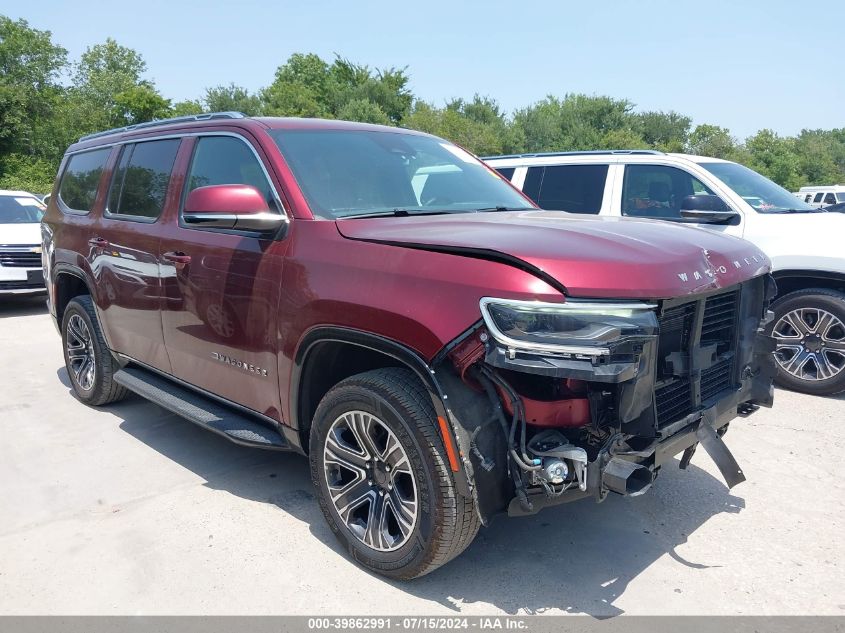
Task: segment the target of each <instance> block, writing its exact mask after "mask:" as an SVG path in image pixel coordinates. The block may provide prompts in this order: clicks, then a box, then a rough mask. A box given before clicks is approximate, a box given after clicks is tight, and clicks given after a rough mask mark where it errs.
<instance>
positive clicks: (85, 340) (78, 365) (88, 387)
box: [62, 295, 126, 406]
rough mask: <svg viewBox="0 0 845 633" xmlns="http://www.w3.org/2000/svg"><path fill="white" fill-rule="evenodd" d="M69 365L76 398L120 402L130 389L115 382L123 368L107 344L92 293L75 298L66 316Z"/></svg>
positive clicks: (64, 329) (88, 401)
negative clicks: (118, 372)
mask: <svg viewBox="0 0 845 633" xmlns="http://www.w3.org/2000/svg"><path fill="white" fill-rule="evenodd" d="M62 346H63V347H64V356H65V367H66V368H67V373H68V376H69V377H70V382H71V385H73V391H74V393H75V394H76V397H77V398H79V399H80V400H82V402H84V403H86V404H90V405H94V406H99V405H103V404H108V403H110V402H117V401H118V400H120V399H122V398H123V397H124V396H125V395H126V388H125V387H123V386H121V385H119V384H117V383H116V382H115V381H114V373H115V372H116V371H117V370H118V369H120V368H119V367H118V365H117V363H116V362H115V360H114V358H113V357H112V354H111V350H109V348H108V346H107V345H106V340H105V338H104V337H103V331H102V330H101V329H100V324H99V322H98V321H97V312H96V311H95V310H94V302H93V301H92V300H91V297H90V296H88V295H82V296H79V297H75V298H73V299H71V301H70V302H69V303H68V304H67V307H65V311H64V315H63V316H62Z"/></svg>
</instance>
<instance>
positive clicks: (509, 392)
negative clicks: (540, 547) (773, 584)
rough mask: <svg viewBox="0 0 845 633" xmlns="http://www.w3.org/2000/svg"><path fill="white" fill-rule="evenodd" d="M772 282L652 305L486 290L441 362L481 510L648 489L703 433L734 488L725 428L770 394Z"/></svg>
mask: <svg viewBox="0 0 845 633" xmlns="http://www.w3.org/2000/svg"><path fill="white" fill-rule="evenodd" d="M774 294H775V285H774V281H773V280H772V278H771V277H770V276H769V275H764V276H761V277H757V278H755V279H751V280H749V281H747V282H744V283H742V284H739V285H737V286H734V287H731V288H728V289H719V290H714V291H711V292H705V293H701V294H697V295H694V296H693V297H684V298H678V299H672V300H662V301H654V302H649V303H645V302H605V301H576V300H572V299H570V300H568V301H567V302H566V303H562V304H549V303H540V302H524V301H509V300H502V299H495V298H485V299H482V301H481V311H482V315H483V319H482V321H480V322H479V323H477V324H476V325H475V326H474V327H473V328H472V329H470V330H469V331H468V332H466V333H465V334H464V335H463V336H462V337H460V338H459V339H458V340H456V341H455V342H453V343H452V344H451V345H450V346H448V347H447V348H446V349H444V350H443V352H442V353H441V354H440V355H438V358H436V359H435V362H434V363H433V366H432V369H433V373H434V374H435V375H436V377H437V381H438V383H439V384H440V385H441V388H442V390H443V393H444V394H445V395H446V396H447V398H448V403H449V405H448V407H447V410H448V414H449V416H450V418H451V421H452V425H453V428H454V430H455V433H456V439H457V441H458V445H459V447H460V448H461V454H462V456H463V462H464V467H465V468H466V470H467V474H468V479H469V481H471V482H472V487H473V495H474V496H475V497H476V499H477V502H478V507H479V511H480V514H481V516H482V519H483V520H485V521H486V520H487V519H488V518H489V516H491V515H492V514H494V513H496V512H499V511H501V510H504V509H507V511H508V513H509V514H511V515H522V514H531V513H534V512H537V511H538V510H540V509H541V508H543V507H545V506H549V505H554V504H558V503H565V502H568V501H574V500H577V499H581V498H584V497H588V496H590V497H594V498H595V499H597V500H599V501H601V500H603V499H604V498H605V497H606V496H607V494H608V493H610V492H613V493H617V494H621V495H631V496H633V495H639V494H642V493H644V492H645V491H646V490H648V488H649V487H650V486H651V484H652V482H653V481H654V478H655V477H656V476H657V474H658V472H659V470H660V468H661V466H662V465H663V464H665V463H666V462H667V461H669V460H670V459H671V458H672V457H673V456H675V455H677V454H679V453H683V457H682V458H681V463H680V465H681V468H686V466H687V464H688V463H689V461H690V459H691V458H692V455H693V453H694V452H695V450H696V448H697V447H698V446H699V445H700V446H701V447H702V448H704V450H705V451H706V452H707V453H708V454H709V455H710V456H711V458H712V459H713V460H714V461H715V463H716V465H717V466H718V467H719V470H720V471H721V473H722V475H723V476H724V478H725V481H726V482H727V484H728V486H729V487H731V486H733V485H735V484H737V483H740V482H741V481H743V480H744V476H743V474H742V471H741V469H740V468H739V466H738V465H737V463H736V461H735V460H734V458H733V456H732V455H731V453H730V451H729V450H728V448H727V446H726V445H725V443H724V442H723V441H722V439H721V438H722V435H724V433H725V432H726V431H727V427H728V424H729V422H730V421H731V420H732V419H733V418H734V417H736V416H737V415H740V416H745V415H749V414H750V413H752V412H753V411H754V410H756V409H757V408H758V407H759V406H771V403H772V379H773V377H774V373H775V364H774V359H773V356H772V353H773V351H774V341H773V340H772V339H771V338H770V337H768V336H766V335H765V334H764V333H763V327H764V325H765V323H766V322H767V319H768V318H769V317H768V315H769V314H770V313H769V312H768V304H769V301H770V300H771V299H772V297H773V296H774ZM467 387H469V388H467Z"/></svg>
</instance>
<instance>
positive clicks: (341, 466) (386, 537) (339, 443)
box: [323, 411, 419, 552]
mask: <svg viewBox="0 0 845 633" xmlns="http://www.w3.org/2000/svg"><path fill="white" fill-rule="evenodd" d="M323 468H324V471H325V478H326V484H327V486H328V490H329V496H330V499H331V502H332V504H333V505H334V509H335V510H336V511H337V514H338V516H339V517H340V519H341V521H342V522H343V523H344V524H345V525H346V527H347V528H348V529H349V531H350V532H351V533H352V534H353V535H354V536H355V537H356V538H357V539H358V540H359V541H361V542H362V543H364V544H365V545H367V546H368V547H371V548H373V549H375V550H379V551H385V552H387V551H393V550H396V549H398V548H400V547H402V545H404V544H405V543H406V542H407V541H408V539H409V538H410V537H411V534H412V533H413V531H414V527H415V526H416V523H417V519H418V514H419V502H418V497H417V482H416V479H415V477H414V473H413V471H412V469H411V462H410V460H409V459H408V454H407V453H406V452H405V449H404V448H403V447H402V445H401V444H400V442H399V439H398V438H397V437H396V435H395V434H394V433H393V431H391V430H390V429H389V428H388V427H387V425H386V424H385V423H384V422H382V421H381V420H380V419H378V418H377V417H376V416H374V415H372V414H370V413H367V412H365V411H349V412H347V413H344V414H343V415H341V416H340V417H338V418H337V419H336V420H335V421H334V422H333V423H332V425H331V428H330V429H329V432H328V435H327V436H326V442H325V446H324V447H323Z"/></svg>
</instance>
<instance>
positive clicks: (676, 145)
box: [634, 111, 692, 152]
mask: <svg viewBox="0 0 845 633" xmlns="http://www.w3.org/2000/svg"><path fill="white" fill-rule="evenodd" d="M691 124H692V119H690V118H689V117H688V116H684V115H682V114H678V113H677V112H674V111H669V112H658V111H650V112H640V113H639V114H636V115H634V130H636V132H637V133H638V134H639V136H640V137H641V138H642V139H643V141H645V142H646V143H647V144H648V146H650V147H652V148H654V149H659V150H661V151H664V152H683V151H684V147H685V146H686V144H687V140H688V138H689V133H690V125H691Z"/></svg>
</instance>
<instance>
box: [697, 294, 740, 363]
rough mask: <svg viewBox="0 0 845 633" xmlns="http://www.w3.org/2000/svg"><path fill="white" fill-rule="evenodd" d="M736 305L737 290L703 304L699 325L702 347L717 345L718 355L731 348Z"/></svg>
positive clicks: (734, 330) (734, 328) (716, 296)
mask: <svg viewBox="0 0 845 633" xmlns="http://www.w3.org/2000/svg"><path fill="white" fill-rule="evenodd" d="M738 304H739V290H733V291H731V292H726V293H723V294H720V295H715V296H713V297H710V298H709V299H707V301H706V302H705V304H704V321H703V322H702V324H701V344H702V345H712V344H713V343H717V344H718V345H719V349H718V350H717V353H719V354H722V353H724V352H726V351H728V350H729V349H731V348H732V347H733V342H734V333H735V332H736V312H737V308H738V307H739V305H738Z"/></svg>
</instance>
